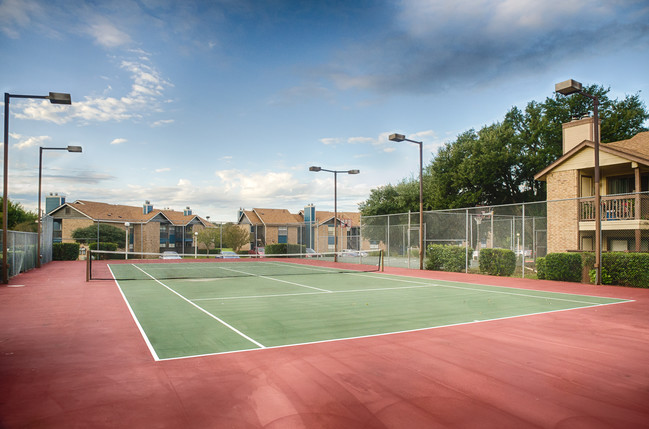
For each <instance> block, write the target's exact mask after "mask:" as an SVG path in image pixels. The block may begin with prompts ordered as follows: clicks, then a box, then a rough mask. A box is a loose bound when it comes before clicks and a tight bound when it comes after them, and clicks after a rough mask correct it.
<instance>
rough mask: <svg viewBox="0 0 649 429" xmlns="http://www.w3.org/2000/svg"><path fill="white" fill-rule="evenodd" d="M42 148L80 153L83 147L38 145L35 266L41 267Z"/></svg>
mask: <svg viewBox="0 0 649 429" xmlns="http://www.w3.org/2000/svg"><path fill="white" fill-rule="evenodd" d="M44 150H67V151H68V152H78V153H81V152H82V151H83V149H82V148H81V146H68V147H40V148H39V151H38V212H37V215H38V216H37V219H36V223H37V224H38V228H37V237H36V268H40V267H41V218H42V214H41V183H42V180H43V151H44Z"/></svg>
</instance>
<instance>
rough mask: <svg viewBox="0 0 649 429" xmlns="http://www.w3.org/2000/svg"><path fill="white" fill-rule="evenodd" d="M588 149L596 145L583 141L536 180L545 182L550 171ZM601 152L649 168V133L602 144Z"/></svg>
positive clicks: (544, 170)
mask: <svg viewBox="0 0 649 429" xmlns="http://www.w3.org/2000/svg"><path fill="white" fill-rule="evenodd" d="M587 147H589V148H593V149H594V148H595V143H594V142H592V141H590V140H584V141H582V142H581V143H579V144H578V145H577V146H575V147H573V148H572V149H570V150H569V151H568V152H566V153H565V154H564V155H563V156H562V157H560V158H559V159H557V160H556V161H554V162H553V163H552V164H550V165H548V166H547V167H545V168H544V169H543V170H541V171H539V172H538V173H536V174H535V175H534V179H535V180H545V176H546V175H547V174H548V173H549V172H550V171H552V170H553V169H554V168H556V167H557V166H558V165H560V164H562V163H563V162H565V161H566V160H568V159H570V158H571V157H572V156H574V155H575V154H576V153H578V152H579V151H581V150H583V149H584V148H587ZM599 150H600V152H605V153H610V154H613V155H617V156H619V157H622V158H625V159H627V160H629V161H633V162H637V163H639V164H642V165H647V166H649V131H645V132H642V133H638V134H636V135H635V136H633V137H631V138H630V139H627V140H620V141H616V142H611V143H602V144H600V145H599Z"/></svg>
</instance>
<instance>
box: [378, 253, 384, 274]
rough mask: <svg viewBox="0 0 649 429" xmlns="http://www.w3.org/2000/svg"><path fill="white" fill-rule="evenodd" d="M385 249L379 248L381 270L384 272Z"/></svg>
mask: <svg viewBox="0 0 649 429" xmlns="http://www.w3.org/2000/svg"><path fill="white" fill-rule="evenodd" d="M383 267H384V265H383V249H380V250H379V271H381V272H383Z"/></svg>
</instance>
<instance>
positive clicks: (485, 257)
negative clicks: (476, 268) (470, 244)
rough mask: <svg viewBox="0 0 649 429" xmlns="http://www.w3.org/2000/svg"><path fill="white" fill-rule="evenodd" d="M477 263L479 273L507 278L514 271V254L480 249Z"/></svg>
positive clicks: (509, 251) (505, 250) (507, 251)
mask: <svg viewBox="0 0 649 429" xmlns="http://www.w3.org/2000/svg"><path fill="white" fill-rule="evenodd" d="M478 263H479V264H480V272H481V273H485V274H489V275H492V276H505V277H509V276H511V275H512V274H514V271H515V270H516V254H515V253H514V251H513V250H507V249H482V250H480V256H478Z"/></svg>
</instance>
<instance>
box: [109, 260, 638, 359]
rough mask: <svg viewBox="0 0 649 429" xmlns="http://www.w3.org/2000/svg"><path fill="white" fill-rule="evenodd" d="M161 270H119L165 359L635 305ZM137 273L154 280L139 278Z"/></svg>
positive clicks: (457, 287)
mask: <svg viewBox="0 0 649 429" xmlns="http://www.w3.org/2000/svg"><path fill="white" fill-rule="evenodd" d="M160 265H161V264H136V265H134V264H116V265H111V266H110V269H111V271H112V273H113V274H114V276H115V278H116V279H118V280H117V283H118V285H119V288H120V289H121V291H122V293H123V295H124V297H125V299H126V301H127V303H128V305H129V307H130V309H131V312H132V314H133V316H134V318H135V320H136V322H137V324H138V326H139V327H140V330H141V332H142V334H143V336H144V338H145V340H146V342H147V344H148V346H149V348H150V350H151V353H152V354H153V356H154V358H155V359H156V360H162V359H174V358H183V357H190V356H199V355H207V354H218V353H227V352H235V351H242V350H251V349H260V348H267V347H280V346H289V345H297V344H305V343H313V342H321V341H332V340H339V339H348V338H357V337H365V336H373V335H381V334H389V333H396V332H404V331H413V330H421V329H428V328H435V327H442V326H449V325H457V324H464V323H474V322H482V321H488V320H495V319H503V318H513V317H518V316H525V315H532V314H538V313H545V312H552V311H563V310H571V309H578V308H584V307H592V306H599V305H608V304H616V303H620V302H626V300H621V299H612V298H602V297H594V296H585V295H572V294H562V293H553V292H543V291H537V290H528V289H514V288H505V287H497V286H486V285H478V284H468V283H455V282H448V281H440V280H430V279H421V278H413V277H402V276H394V275H387V274H383V273H375V272H372V273H364V272H346V273H339V272H331V273H327V272H326V271H325V270H324V269H318V274H306V275H305V274H293V275H283V274H279V275H265V274H256V273H255V269H254V268H253V267H254V266H253V265H252V264H248V263H246V264H238V265H236V266H235V268H233V269H232V271H236V273H237V274H238V275H239V274H241V275H245V274H247V273H248V272H249V273H250V275H246V276H243V277H220V278H219V277H217V278H212V277H211V276H210V275H209V274H207V273H206V274H205V276H204V277H200V276H199V277H196V278H185V279H163V278H161V277H160V276H153V275H152V274H151V273H152V272H156V270H158V269H159V268H162V267H160ZM129 271H136V272H138V273H144V274H145V275H144V276H141V278H138V279H135V280H119V279H120V278H132V277H137V276H132V275H129V274H128V272H129Z"/></svg>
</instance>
